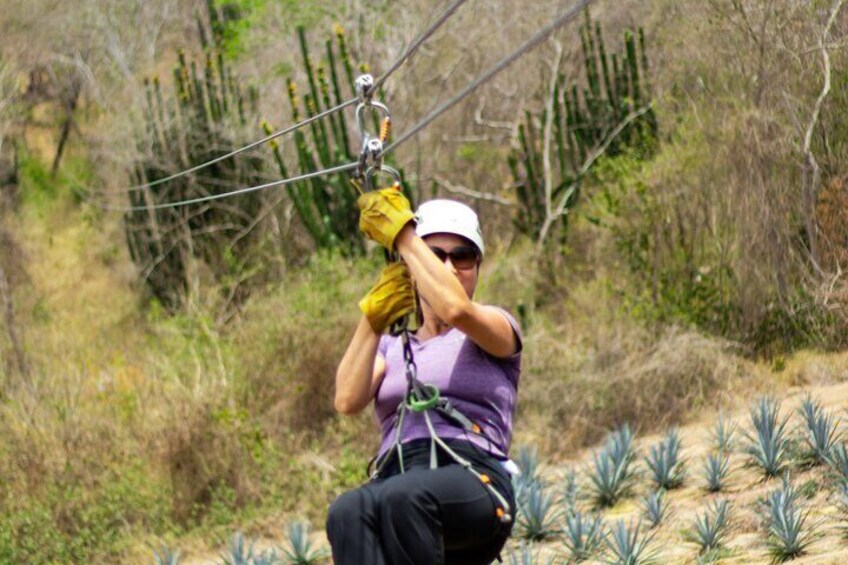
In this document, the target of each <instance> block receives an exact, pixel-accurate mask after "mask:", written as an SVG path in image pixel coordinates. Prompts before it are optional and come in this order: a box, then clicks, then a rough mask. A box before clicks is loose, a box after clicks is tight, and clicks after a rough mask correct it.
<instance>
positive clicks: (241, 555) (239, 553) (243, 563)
mask: <svg viewBox="0 0 848 565" xmlns="http://www.w3.org/2000/svg"><path fill="white" fill-rule="evenodd" d="M255 557H256V556H255V555H254V554H253V542H249V543H248V542H247V540H245V538H244V535H243V534H242V533H241V532H236V533H235V534H234V535H233V537H232V539H231V540H230V551H229V553H224V554H222V555H221V559H222V563H223V565H251V563H252V562H253V559H254V558H255Z"/></svg>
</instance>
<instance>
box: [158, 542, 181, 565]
mask: <svg viewBox="0 0 848 565" xmlns="http://www.w3.org/2000/svg"><path fill="white" fill-rule="evenodd" d="M179 563H180V552H179V550H174V551H172V550H171V549H170V548H168V547H166V546H164V545H163V546H162V547H161V548H160V549H158V550H156V551H154V552H153V565H179Z"/></svg>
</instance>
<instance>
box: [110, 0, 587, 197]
mask: <svg viewBox="0 0 848 565" xmlns="http://www.w3.org/2000/svg"><path fill="white" fill-rule="evenodd" d="M460 1H464V0H457V2H460ZM591 2H592V0H579V1H578V2H576V3H575V4H574V5H573V6H572V7H571V8H570V9H568V10H566V11H565V12H563V14H562V15H560V16H559V17H558V18H556V19H555V20H554V21H553V22H551V23H550V24H548V25H547V26H545V27H544V28H542V29H541V30H539V31H538V32H536V33H535V34H534V35H533V37H531V38H530V39H528V40H527V41H525V42H524V43H523V44H522V45H521V46H520V47H518V49H516V50H515V51H513V52H512V53H510V54H509V55H508V56H506V57H505V58H503V59H501V60H500V61H499V62H498V63H496V64H495V65H494V66H492V67H490V68H489V70H488V71H486V72H485V73H483V74H482V75H480V76H479V77H477V78H476V79H475V80H474V81H472V82H471V83H470V84H469V85H468V86H466V87H465V88H464V89H462V91H460V92H459V93H458V94H457V95H455V96H454V97H453V98H451V99H450V100H448V101H446V102H445V103H443V104H442V105H441V106H439V107H438V108H436V109H435V110H433V111H431V112H430V113H429V114H427V115H426V116H425V117H424V118H423V119H421V120H420V121H419V122H418V123H417V124H415V125H414V126H413V127H412V128H410V129H409V130H407V131H406V132H404V133H403V134H401V136H400V137H399V138H398V139H396V140H395V141H393V142H392V143H391V144H390V145H388V146H387V147H386V148H385V149H383V151H382V153H381V156H383V155H387V154H389V153H390V152H391V151H394V150H395V149H397V148H398V147H399V146H400V145H402V144H403V143H405V142H406V141H409V139H411V138H412V137H414V136H415V135H416V134H418V133H419V132H420V131H421V130H422V129H424V128H425V127H427V126H428V125H430V123H431V122H433V121H434V120H435V119H437V118H438V117H439V116H441V115H442V114H444V113H445V112H447V111H448V110H450V109H451V108H452V107H454V106H455V105H456V104H458V103H459V102H461V101H462V100H463V99H465V98H466V97H467V96H469V95H470V94H471V93H472V92H474V91H475V90H476V89H477V88H479V87H480V86H481V85H483V84H485V83H486V82H488V81H489V80H491V79H492V78H493V77H494V76H496V75H497V74H498V73H500V72H501V71H503V70H504V69H506V68H507V67H509V66H510V65H511V64H512V63H514V62H515V61H516V60H518V59H519V58H520V57H522V56H523V55H524V54H525V53H527V52H528V51H530V50H532V49H534V48H535V47H537V46H538V45H539V44H540V43H542V42H543V41H545V40H546V39H547V38H548V37H550V36H551V35H552V34H553V33H554V32H555V31H556V30H558V29H559V28H560V27H562V26H563V25H565V24H566V23H568V22H569V21H571V20H572V19H574V18H575V17H576V16H577V15H578V14H579V13H580V11H581V10H583V9H584V8H585V7H586V6H588V5H589V4H590V3H591ZM455 4H456V2H455ZM451 7H453V5H452V6H451ZM449 9H450V8H449ZM441 21H444V20H441ZM431 28H432V26H431ZM433 29H435V28H433ZM431 33H432V32H431ZM413 48H415V46H414V45H413V46H410V49H408V50H407V52H406V53H405V54H404V57H408V56H409V55H411V54H412V51H413ZM293 127H295V126H293ZM358 165H359V164H358V163H348V164H346V165H339V166H337V167H332V168H329V169H323V170H321V171H315V172H311V173H306V174H303V175H300V176H297V177H291V178H288V179H282V180H279V181H273V182H269V183H265V184H261V185H258V186H251V187H247V188H242V189H238V190H233V191H229V192H222V193H219V194H210V195H207V196H202V197H198V198H192V199H188V200H180V201H177V202H166V203H162V204H155V205H153V206H121V207H118V206H114V207H108V209H110V210H118V211H124V212H135V211H143V210H151V209H153V210H160V209H164V208H171V207H177V206H187V205H190V204H198V203H201V202H208V201H210V200H218V199H221V198H227V197H230V196H237V195H240V194H247V193H250V192H255V191H258V190H265V189H267V188H273V187H276V186H283V185H286V184H290V183H294V182H298V181H302V180H306V179H310V178H313V177H317V176H323V175H330V174H335V173H340V172H344V171H350V170H354V169H356V168H357V166H358ZM142 186H146V185H142Z"/></svg>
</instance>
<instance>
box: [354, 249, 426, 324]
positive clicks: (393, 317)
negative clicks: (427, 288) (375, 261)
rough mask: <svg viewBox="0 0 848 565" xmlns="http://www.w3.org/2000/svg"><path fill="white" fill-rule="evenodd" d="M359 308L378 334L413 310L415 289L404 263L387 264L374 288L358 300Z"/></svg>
mask: <svg viewBox="0 0 848 565" xmlns="http://www.w3.org/2000/svg"><path fill="white" fill-rule="evenodd" d="M359 309H360V310H362V313H363V314H365V317H366V318H368V322H369V323H370V324H371V327H372V328H373V329H374V331H375V332H377V333H378V334H381V333H383V331H384V330H385V329H386V328H388V327H389V326H391V325H392V324H393V323H394V322H395V321H397V320H399V319H400V318H402V317H403V316H405V315H406V314H409V313H410V312H414V311H415V291H414V290H413V288H412V278H411V277H410V276H409V269H407V268H406V265H405V264H404V263H392V264H390V265H387V266H386V267H385V268H384V269H383V271H382V272H381V273H380V280H379V281H377V284H376V285H375V286H374V288H372V289H371V290H370V291H369V292H368V294H366V295H365V297H364V298H363V299H362V300H360V301H359Z"/></svg>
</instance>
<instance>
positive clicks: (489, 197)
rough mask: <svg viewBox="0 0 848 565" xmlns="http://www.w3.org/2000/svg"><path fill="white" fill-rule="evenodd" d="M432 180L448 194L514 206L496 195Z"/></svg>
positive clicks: (440, 178)
mask: <svg viewBox="0 0 848 565" xmlns="http://www.w3.org/2000/svg"><path fill="white" fill-rule="evenodd" d="M433 180H434V181H436V183H437V184H438V185H439V186H441V187H442V188H444V189H445V190H447V191H448V192H453V193H454V194H462V195H463V196H468V197H469V198H473V199H475V200H486V201H488V202H494V203H496V204H501V205H503V206H514V205H515V203H514V202H512V201H510V200H507V199H506V198H503V197H501V196H498V195H497V194H489V193H487V192H479V191H477V190H474V189H471V188H468V187H466V186H462V185H461V184H454V183H452V182H450V181H449V180H447V179H446V178H444V177H441V176H438V175H433Z"/></svg>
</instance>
